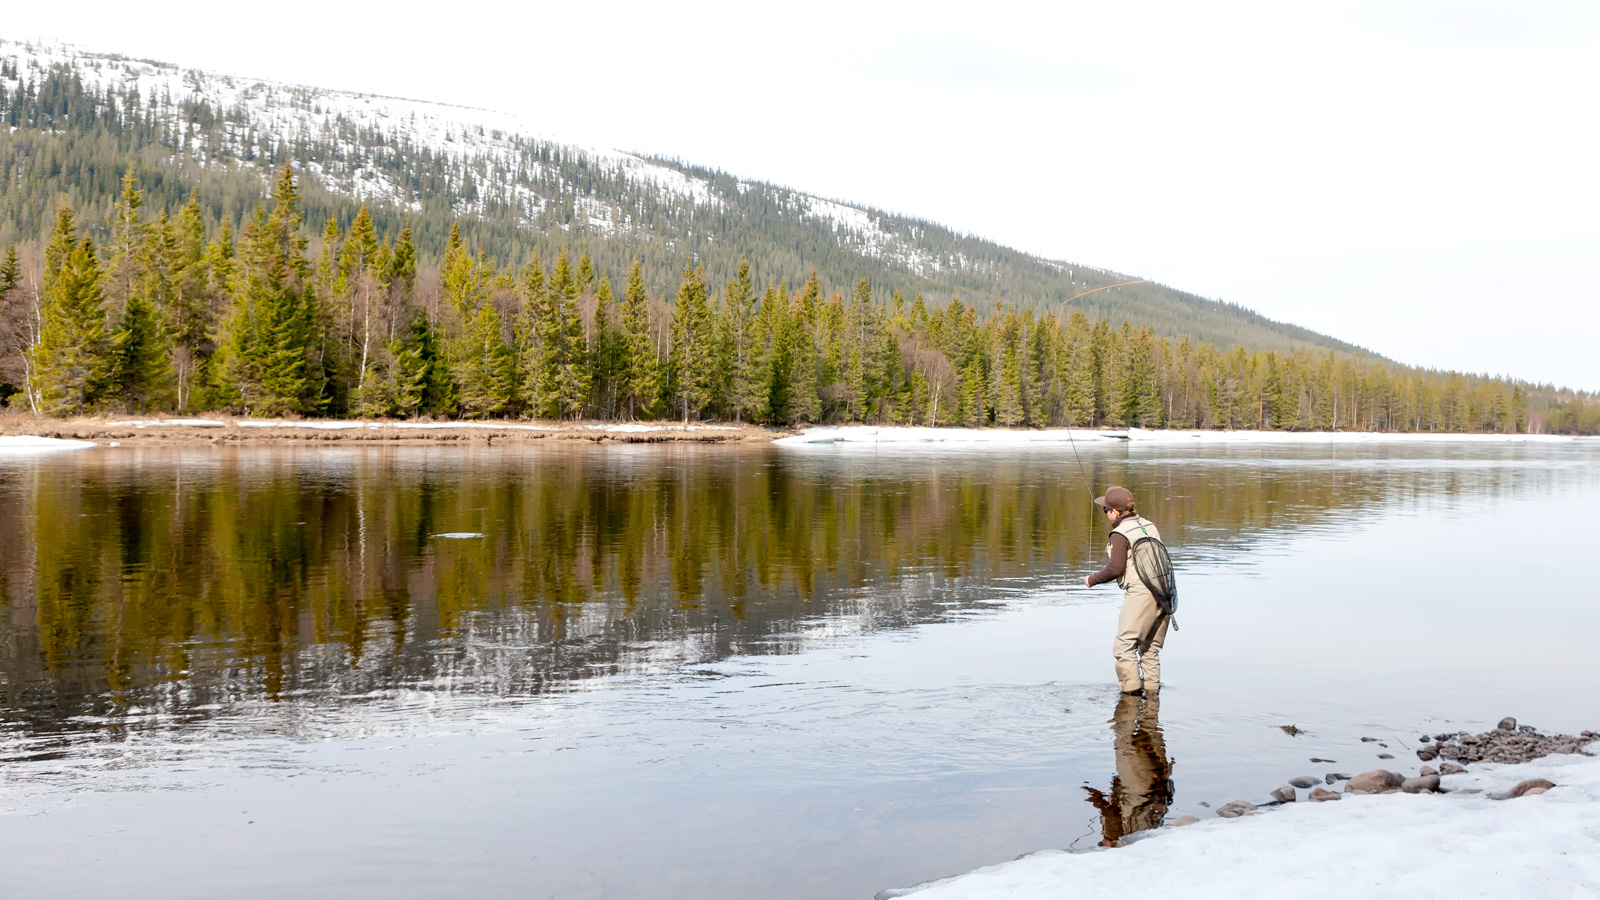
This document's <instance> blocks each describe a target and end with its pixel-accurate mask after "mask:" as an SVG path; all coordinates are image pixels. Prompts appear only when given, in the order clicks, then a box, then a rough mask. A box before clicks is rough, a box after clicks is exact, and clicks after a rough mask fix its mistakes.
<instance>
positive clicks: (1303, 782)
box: [1289, 775, 1317, 788]
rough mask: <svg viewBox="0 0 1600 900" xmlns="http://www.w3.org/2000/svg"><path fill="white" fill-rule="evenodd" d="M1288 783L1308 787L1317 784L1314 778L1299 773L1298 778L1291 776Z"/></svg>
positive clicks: (1298, 786)
mask: <svg viewBox="0 0 1600 900" xmlns="http://www.w3.org/2000/svg"><path fill="white" fill-rule="evenodd" d="M1289 783H1290V784H1292V785H1294V786H1295V787H1297V788H1308V787H1315V786H1316V784H1317V780H1316V779H1315V778H1312V777H1311V776H1309V775H1301V776H1300V777H1299V778H1291V779H1289Z"/></svg>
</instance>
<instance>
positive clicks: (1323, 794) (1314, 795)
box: [1311, 788, 1344, 803]
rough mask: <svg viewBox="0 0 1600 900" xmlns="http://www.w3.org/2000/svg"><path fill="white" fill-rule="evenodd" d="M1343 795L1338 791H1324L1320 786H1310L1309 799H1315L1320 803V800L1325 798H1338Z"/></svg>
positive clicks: (1322, 800)
mask: <svg viewBox="0 0 1600 900" xmlns="http://www.w3.org/2000/svg"><path fill="white" fill-rule="evenodd" d="M1343 796H1344V795H1343V794H1341V793H1339V792H1338V791H1325V790H1323V789H1322V788H1312V789H1311V799H1312V800H1315V801H1316V802H1318V803H1322V802H1324V801H1326V800H1338V799H1339V798H1341V797H1343Z"/></svg>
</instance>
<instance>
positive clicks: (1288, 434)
mask: <svg viewBox="0 0 1600 900" xmlns="http://www.w3.org/2000/svg"><path fill="white" fill-rule="evenodd" d="M1107 439H1110V440H1118V441H1128V442H1132V443H1141V444H1144V443H1152V444H1193V443H1228V444H1233V443H1256V444H1266V443H1272V444H1368V443H1397V442H1459V441H1476V442H1483V443H1506V442H1523V441H1572V440H1578V438H1572V437H1566V436H1564V435H1550V434H1400V433H1394V432H1373V431H1151V430H1147V429H1143V428H1130V429H1127V430H1126V431H1098V430H1095V431H1091V430H1088V429H1081V428H1073V429H1067V428H1044V429H1036V430H1035V429H1012V428H915V427H899V426H896V427H889V428H874V427H870V426H866V425H851V426H845V427H841V428H808V429H806V430H805V431H804V432H801V433H800V434H797V435H793V436H791V437H786V438H779V439H778V440H777V441H775V442H774V443H778V444H784V445H788V446H796V445H804V444H983V445H985V446H1012V447H1015V446H1033V445H1038V444H1065V443H1067V442H1068V441H1090V442H1099V441H1104V440H1107Z"/></svg>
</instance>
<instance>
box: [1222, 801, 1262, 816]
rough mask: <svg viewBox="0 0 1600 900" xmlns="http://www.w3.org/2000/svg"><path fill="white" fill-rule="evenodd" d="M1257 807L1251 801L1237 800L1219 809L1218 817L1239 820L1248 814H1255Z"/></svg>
mask: <svg viewBox="0 0 1600 900" xmlns="http://www.w3.org/2000/svg"><path fill="white" fill-rule="evenodd" d="M1255 808H1256V805H1255V804H1254V803H1251V802H1250V801H1249V800H1235V801H1233V802H1232V803H1224V804H1222V805H1221V806H1219V807H1217V815H1219V816H1221V817H1222V818H1224V819H1237V818H1239V817H1240V816H1242V815H1244V814H1245V813H1247V812H1254V811H1255Z"/></svg>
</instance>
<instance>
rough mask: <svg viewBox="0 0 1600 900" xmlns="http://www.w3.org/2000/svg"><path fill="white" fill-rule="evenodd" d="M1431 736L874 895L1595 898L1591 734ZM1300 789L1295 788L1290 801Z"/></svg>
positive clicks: (1599, 884)
mask: <svg viewBox="0 0 1600 900" xmlns="http://www.w3.org/2000/svg"><path fill="white" fill-rule="evenodd" d="M1436 737H1437V740H1436V741H1435V742H1434V743H1433V745H1432V746H1430V745H1428V744H1422V746H1421V747H1419V748H1418V749H1417V750H1416V757H1417V758H1418V759H1420V760H1422V761H1425V762H1426V761H1434V760H1439V759H1443V760H1451V761H1446V762H1444V763H1443V764H1442V765H1441V767H1440V769H1441V773H1442V774H1441V773H1435V772H1434V770H1433V768H1432V767H1431V766H1423V767H1422V769H1421V772H1422V773H1423V774H1422V775H1420V776H1418V777H1412V778H1407V777H1405V772H1392V771H1389V770H1384V769H1379V770H1373V771H1370V772H1365V773H1362V774H1361V775H1359V776H1356V777H1354V778H1352V777H1350V776H1348V775H1342V773H1329V774H1328V775H1327V776H1326V779H1325V781H1326V783H1327V784H1328V785H1329V786H1342V787H1343V790H1342V791H1339V790H1333V791H1329V790H1324V789H1323V787H1322V786H1321V783H1322V782H1323V781H1324V779H1313V778H1298V779H1292V780H1291V781H1290V783H1289V784H1286V785H1285V786H1283V787H1281V788H1278V789H1277V790H1275V791H1273V792H1272V795H1271V796H1272V797H1273V799H1272V800H1271V801H1268V802H1263V803H1261V804H1260V805H1257V804H1254V803H1251V802H1249V801H1235V802H1233V803H1228V804H1226V805H1224V806H1222V807H1220V808H1218V809H1217V810H1216V815H1215V817H1211V818H1197V817H1195V816H1177V817H1168V819H1167V820H1166V824H1165V825H1163V826H1162V827H1158V828H1155V829H1153V830H1149V831H1145V832H1141V833H1138V834H1134V835H1130V836H1129V837H1128V838H1127V839H1126V840H1125V841H1123V842H1117V844H1116V846H1115V848H1108V847H1104V846H1102V847H1097V848H1094V849H1092V850H1087V851H1064V850H1046V851H1041V852H1039V853H1033V854H1029V855H1026V856H1023V857H1020V858H1018V859H1016V860H1013V861H1011V862H1006V863H1001V864H999V865H995V866H989V867H986V868H982V869H978V870H975V871H973V872H969V873H966V874H964V875H957V876H953V877H950V878H943V879H939V880H937V881H933V882H929V883H926V884H922V885H917V886H914V887H910V888H905V889H899V890H886V891H883V892H881V893H879V894H878V900H890V898H899V897H914V898H916V900H968V898H973V900H976V898H983V900H997V898H1006V900H1056V898H1066V897H1072V898H1097V897H1105V898H1116V900H1137V898H1143V897H1150V898H1162V897H1172V896H1185V897H1199V898H1210V897H1217V898H1224V897H1225V898H1228V900H1237V898H1241V897H1243V898H1250V897H1261V898H1278V897H1290V896H1293V897H1310V898H1320V897H1326V898H1330V900H1332V898H1343V897H1352V896H1359V897H1375V898H1390V897H1393V898H1397V900H1398V898H1406V900H1410V898H1414V897H1469V896H1471V897H1479V896H1483V897H1490V896H1538V897H1574V898H1576V897H1592V896H1595V895H1596V893H1597V892H1600V758H1597V757H1595V756H1593V755H1590V753H1592V750H1593V747H1594V741H1595V740H1596V738H1597V737H1600V736H1597V735H1596V734H1595V733H1594V732H1587V731H1586V732H1584V733H1583V734H1582V735H1581V736H1577V737H1572V736H1544V735H1539V734H1537V733H1536V732H1535V731H1534V730H1533V729H1531V728H1526V727H1524V728H1522V729H1518V728H1517V726H1516V722H1515V720H1514V719H1506V720H1504V721H1502V722H1501V724H1500V726H1499V727H1498V728H1497V729H1494V730H1491V731H1489V732H1485V733H1483V734H1477V735H1472V734H1468V733H1466V732H1461V733H1459V734H1458V735H1444V734H1441V735H1437V736H1436ZM1363 740H1364V741H1367V740H1376V739H1370V738H1363ZM1384 746H1387V745H1384ZM1586 747H1587V749H1588V752H1585V748H1586ZM1407 755H1408V756H1409V755H1410V754H1407ZM1454 760H1468V761H1470V764H1469V765H1467V766H1465V767H1463V766H1462V765H1461V764H1460V763H1459V762H1454ZM1491 760H1515V761H1512V762H1491ZM1328 762H1331V761H1328ZM1313 784H1315V785H1316V786H1313ZM1300 787H1306V788H1310V792H1309V793H1306V792H1304V791H1301V792H1298V796H1297V788H1300ZM1296 799H1300V800H1302V801H1312V802H1299V803H1296V802H1295V800H1296ZM1330 800H1337V801H1343V802H1338V803H1332V802H1327V801H1330ZM1317 801H1321V802H1317Z"/></svg>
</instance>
